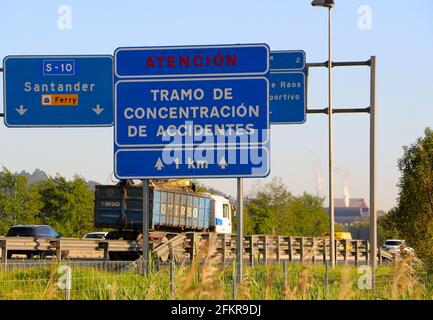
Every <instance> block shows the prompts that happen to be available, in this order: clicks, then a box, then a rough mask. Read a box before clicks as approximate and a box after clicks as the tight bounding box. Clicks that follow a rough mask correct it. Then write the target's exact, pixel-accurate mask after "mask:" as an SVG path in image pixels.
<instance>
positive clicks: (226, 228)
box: [210, 195, 232, 233]
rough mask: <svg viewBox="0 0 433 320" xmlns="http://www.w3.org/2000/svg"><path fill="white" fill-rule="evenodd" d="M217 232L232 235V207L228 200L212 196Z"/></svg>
mask: <svg viewBox="0 0 433 320" xmlns="http://www.w3.org/2000/svg"><path fill="white" fill-rule="evenodd" d="M210 197H211V202H212V205H213V209H214V210H213V212H214V214H213V219H215V220H214V221H215V222H214V223H215V232H217V233H232V205H231V203H230V201H229V200H228V199H227V198H224V197H222V196H217V195H211V196H210Z"/></svg>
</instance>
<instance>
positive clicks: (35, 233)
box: [6, 225, 62, 258]
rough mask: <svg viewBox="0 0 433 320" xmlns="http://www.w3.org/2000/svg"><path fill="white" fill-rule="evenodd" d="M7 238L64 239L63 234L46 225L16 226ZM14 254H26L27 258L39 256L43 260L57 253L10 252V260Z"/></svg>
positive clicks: (44, 251) (43, 251) (11, 229)
mask: <svg viewBox="0 0 433 320" xmlns="http://www.w3.org/2000/svg"><path fill="white" fill-rule="evenodd" d="M6 237H13V238H39V239H56V238H60V237H62V234H61V233H59V232H57V231H56V230H54V229H53V228H52V227H50V226H46V225H16V226H13V227H11V228H10V229H9V231H8V233H7V234H6ZM13 254H25V255H27V258H32V257H33V256H35V255H39V256H40V257H41V258H43V257H45V256H46V255H53V254H55V253H54V252H53V251H46V250H31V251H28V250H8V258H11V257H12V255H13Z"/></svg>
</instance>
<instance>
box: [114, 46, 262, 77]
mask: <svg viewBox="0 0 433 320" xmlns="http://www.w3.org/2000/svg"><path fill="white" fill-rule="evenodd" d="M114 58H115V60H116V66H115V74H116V77H118V78H158V77H167V76H169V77H182V76H183V77H186V76H190V77H191V76H200V75H206V76H219V75H226V76H236V75H243V76H245V75H265V74H267V73H268V71H269V47H268V46H267V45H265V44H250V45H249V44H248V45H223V46H188V47H145V48H118V49H117V50H116V51H115V53H114Z"/></svg>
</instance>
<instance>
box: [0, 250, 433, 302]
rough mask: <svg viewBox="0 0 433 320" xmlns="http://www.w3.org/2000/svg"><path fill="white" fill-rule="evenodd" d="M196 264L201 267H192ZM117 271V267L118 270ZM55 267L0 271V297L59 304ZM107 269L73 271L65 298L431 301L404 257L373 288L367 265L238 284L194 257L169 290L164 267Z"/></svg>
mask: <svg viewBox="0 0 433 320" xmlns="http://www.w3.org/2000/svg"><path fill="white" fill-rule="evenodd" d="M199 260H200V262H201V263H200V264H199V263H198V262H199ZM118 266H120V264H119V265H118ZM58 267H59V265H58V264H56V263H55V262H54V263H52V264H48V265H45V266H35V267H32V268H28V267H25V268H23V267H22V266H21V268H14V269H10V270H8V271H4V270H3V271H0V300H6V299H19V300H25V299H32V300H63V299H65V291H64V290H63V289H64V286H62V285H64V283H65V277H64V273H62V272H59V268H58ZM109 269H110V270H107V269H105V270H104V269H102V268H101V269H96V268H95V267H90V266H72V288H71V291H70V299H72V300H136V299H140V300H141V299H147V300H166V299H182V300H184V299H187V300H188V299H192V300H200V299H204V300H209V299H228V300H233V299H257V300H310V299H311V300H336V299H338V300H396V299H410V300H412V299H432V297H433V286H432V284H430V283H429V280H428V279H429V278H428V277H426V275H425V272H424V271H423V266H422V263H420V262H419V261H417V260H416V259H415V260H414V258H413V257H411V256H407V257H404V258H402V259H400V260H398V261H397V262H396V263H395V264H393V265H384V266H379V267H378V268H377V270H376V288H375V290H372V289H371V287H369V284H371V282H369V273H368V270H369V269H368V267H366V266H364V267H361V268H357V267H355V266H354V265H338V266H337V267H336V268H335V269H332V268H327V267H326V266H325V265H323V264H309V263H303V264H300V263H288V264H287V265H286V266H285V267H284V265H283V264H270V265H267V266H263V265H258V266H246V267H245V268H244V279H243V280H244V281H243V284H242V285H235V281H234V278H233V277H234V274H235V266H234V265H232V264H229V265H225V266H223V265H221V264H218V263H216V262H215V261H213V258H212V255H208V254H204V255H203V254H198V255H197V258H196V260H194V261H193V262H192V265H190V264H177V265H175V267H174V269H173V270H174V273H173V274H174V277H173V279H174V280H173V284H174V285H173V290H172V291H171V290H170V266H169V264H163V265H157V264H153V265H152V266H151V269H150V273H149V275H148V276H145V275H144V274H143V273H142V268H141V264H139V263H137V262H135V263H134V262H132V263H129V264H122V267H121V268H119V269H117V270H116V265H111V267H110V268H109Z"/></svg>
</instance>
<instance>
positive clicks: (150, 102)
mask: <svg viewBox="0 0 433 320" xmlns="http://www.w3.org/2000/svg"><path fill="white" fill-rule="evenodd" d="M268 86H269V83H268V79H267V78H266V77H244V78H240V77H237V78H234V77H233V78H202V79H158V80H149V79H141V80H121V81H118V82H117V83H116V101H115V118H116V120H115V123H116V125H115V128H114V133H115V141H116V145H117V146H118V147H136V146H141V147H155V146H159V147H163V146H165V145H167V144H170V145H171V146H183V145H186V144H203V143H204V144H206V145H214V144H215V143H216V142H218V141H220V140H221V139H228V141H227V144H228V145H243V144H249V143H255V144H262V143H266V142H267V140H268V138H269V137H267V130H266V129H267V128H268V118H269V109H268V101H267V100H268ZM252 133H256V135H257V136H254V135H253V134H252ZM228 134H229V136H228ZM250 136H252V137H254V138H256V140H257V141H250V140H251V139H247V138H250ZM221 141H222V140H221Z"/></svg>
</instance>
